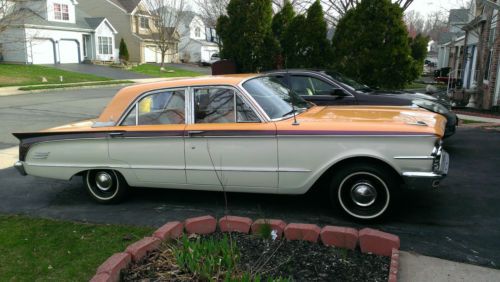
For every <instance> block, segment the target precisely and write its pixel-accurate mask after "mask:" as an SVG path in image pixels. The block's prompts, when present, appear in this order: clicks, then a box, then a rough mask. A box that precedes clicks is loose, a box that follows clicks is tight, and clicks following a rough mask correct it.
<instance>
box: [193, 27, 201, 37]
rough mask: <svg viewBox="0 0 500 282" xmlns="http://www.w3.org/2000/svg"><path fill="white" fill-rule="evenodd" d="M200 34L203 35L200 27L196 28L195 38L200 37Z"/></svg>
mask: <svg viewBox="0 0 500 282" xmlns="http://www.w3.org/2000/svg"><path fill="white" fill-rule="evenodd" d="M200 33H201V30H200V28H199V27H197V28H195V29H194V36H195V37H200Z"/></svg>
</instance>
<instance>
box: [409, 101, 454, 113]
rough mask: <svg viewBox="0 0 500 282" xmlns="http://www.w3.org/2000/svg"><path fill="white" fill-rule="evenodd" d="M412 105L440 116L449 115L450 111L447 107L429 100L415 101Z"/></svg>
mask: <svg viewBox="0 0 500 282" xmlns="http://www.w3.org/2000/svg"><path fill="white" fill-rule="evenodd" d="M412 103H413V104H414V105H417V106H419V107H421V108H422V109H426V110H428V111H431V112H435V113H438V114H442V115H445V114H447V113H448V109H447V108H446V107H445V106H443V105H441V104H439V103H436V102H432V101H429V100H420V99H415V100H413V101H412Z"/></svg>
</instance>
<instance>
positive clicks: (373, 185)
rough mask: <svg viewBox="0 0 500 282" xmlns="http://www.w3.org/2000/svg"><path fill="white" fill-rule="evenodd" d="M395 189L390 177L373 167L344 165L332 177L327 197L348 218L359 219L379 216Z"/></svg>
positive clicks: (395, 183)
mask: <svg viewBox="0 0 500 282" xmlns="http://www.w3.org/2000/svg"><path fill="white" fill-rule="evenodd" d="M396 186H397V181H395V178H394V176H393V175H392V174H391V173H390V172H388V171H386V170H385V169H382V168H380V167H377V166H376V165H375V164H372V165H370V164H353V165H349V166H346V167H344V168H342V169H340V170H339V171H337V172H336V174H335V175H334V176H333V178H332V183H331V186H330V198H331V200H332V202H333V203H334V204H335V205H336V206H337V207H340V208H341V209H342V210H343V211H344V212H345V213H347V214H348V215H349V216H352V217H354V218H357V219H361V220H371V219H376V218H380V217H382V216H383V215H384V214H386V212H387V211H388V210H389V208H390V206H391V203H392V202H391V201H392V200H393V198H394V195H393V194H394V193H393V191H395V189H396Z"/></svg>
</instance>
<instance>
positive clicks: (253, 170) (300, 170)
mask: <svg viewBox="0 0 500 282" xmlns="http://www.w3.org/2000/svg"><path fill="white" fill-rule="evenodd" d="M21 163H22V162H21ZM16 164H17V163H16ZM26 165H29V166H37V167H73V168H109V169H113V168H128V169H152V170H191V171H214V169H213V168H211V167H210V168H205V167H187V168H185V167H183V166H151V165H133V166H128V165H66V164H48V165H46V164H28V163H27V164H26ZM16 168H17V167H16ZM215 170H216V171H236V172H311V170H309V169H301V168H283V169H275V168H269V169H262V168H238V167H236V168H220V169H219V168H216V169H215Z"/></svg>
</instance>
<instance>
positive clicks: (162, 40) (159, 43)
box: [146, 0, 186, 69]
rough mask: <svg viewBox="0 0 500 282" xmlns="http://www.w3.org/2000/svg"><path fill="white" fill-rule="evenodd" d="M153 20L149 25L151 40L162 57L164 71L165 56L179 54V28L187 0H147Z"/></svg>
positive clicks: (161, 65) (161, 66)
mask: <svg viewBox="0 0 500 282" xmlns="http://www.w3.org/2000/svg"><path fill="white" fill-rule="evenodd" d="M146 3H147V6H148V9H149V11H148V12H149V13H150V14H151V20H150V21H149V23H148V27H149V31H150V34H151V38H152V40H153V41H154V43H155V45H156V48H158V51H159V53H160V55H161V64H160V68H161V69H163V66H164V64H165V56H167V55H175V54H177V53H178V51H179V50H178V41H179V33H178V28H179V26H180V24H181V22H182V20H183V16H184V14H185V13H184V12H185V9H186V2H185V0H146Z"/></svg>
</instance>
